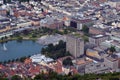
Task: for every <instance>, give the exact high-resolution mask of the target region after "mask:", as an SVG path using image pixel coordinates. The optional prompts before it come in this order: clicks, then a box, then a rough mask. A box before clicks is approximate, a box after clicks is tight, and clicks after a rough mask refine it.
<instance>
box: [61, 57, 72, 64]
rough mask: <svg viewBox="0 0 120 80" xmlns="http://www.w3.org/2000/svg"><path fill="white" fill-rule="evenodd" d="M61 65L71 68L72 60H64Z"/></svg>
mask: <svg viewBox="0 0 120 80" xmlns="http://www.w3.org/2000/svg"><path fill="white" fill-rule="evenodd" d="M63 65H65V66H72V65H73V63H72V59H71V58H70V57H68V58H66V59H64V60H63Z"/></svg>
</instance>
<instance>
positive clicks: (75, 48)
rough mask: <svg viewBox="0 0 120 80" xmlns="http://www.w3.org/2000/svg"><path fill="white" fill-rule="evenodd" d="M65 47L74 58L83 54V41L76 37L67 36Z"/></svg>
mask: <svg viewBox="0 0 120 80" xmlns="http://www.w3.org/2000/svg"><path fill="white" fill-rule="evenodd" d="M66 47H67V51H69V52H70V53H71V54H72V55H73V56H74V57H75V58H77V57H80V56H81V55H83V54H84V40H82V39H81V38H78V37H76V36H73V35H68V36H67V41H66Z"/></svg>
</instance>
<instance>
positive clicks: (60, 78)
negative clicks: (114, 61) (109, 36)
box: [0, 71, 120, 80]
mask: <svg viewBox="0 0 120 80" xmlns="http://www.w3.org/2000/svg"><path fill="white" fill-rule="evenodd" d="M0 80H8V79H7V78H0ZM11 80H120V72H119V73H107V74H85V75H79V74H76V75H71V74H69V75H59V74H57V73H55V72H52V71H51V72H49V73H48V74H44V73H41V74H39V75H36V76H35V78H34V79H30V78H25V79H23V78H21V77H20V76H18V75H15V76H13V77H11Z"/></svg>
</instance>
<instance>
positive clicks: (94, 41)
mask: <svg viewBox="0 0 120 80" xmlns="http://www.w3.org/2000/svg"><path fill="white" fill-rule="evenodd" d="M108 39H109V36H107V35H96V36H91V37H89V43H91V44H94V45H96V46H98V45H99V44H100V43H101V42H104V41H105V40H108Z"/></svg>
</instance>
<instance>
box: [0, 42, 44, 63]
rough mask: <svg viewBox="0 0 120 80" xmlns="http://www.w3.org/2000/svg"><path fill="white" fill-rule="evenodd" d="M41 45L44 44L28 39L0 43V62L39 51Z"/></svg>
mask: <svg viewBox="0 0 120 80" xmlns="http://www.w3.org/2000/svg"><path fill="white" fill-rule="evenodd" d="M42 47H44V46H43V45H40V44H38V43H36V42H33V41H30V40H23V41H22V42H18V41H8V42H7V43H0V62H3V61H8V60H13V59H17V58H21V57H24V56H26V57H28V56H31V55H34V54H37V53H40V52H41V49H42Z"/></svg>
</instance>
